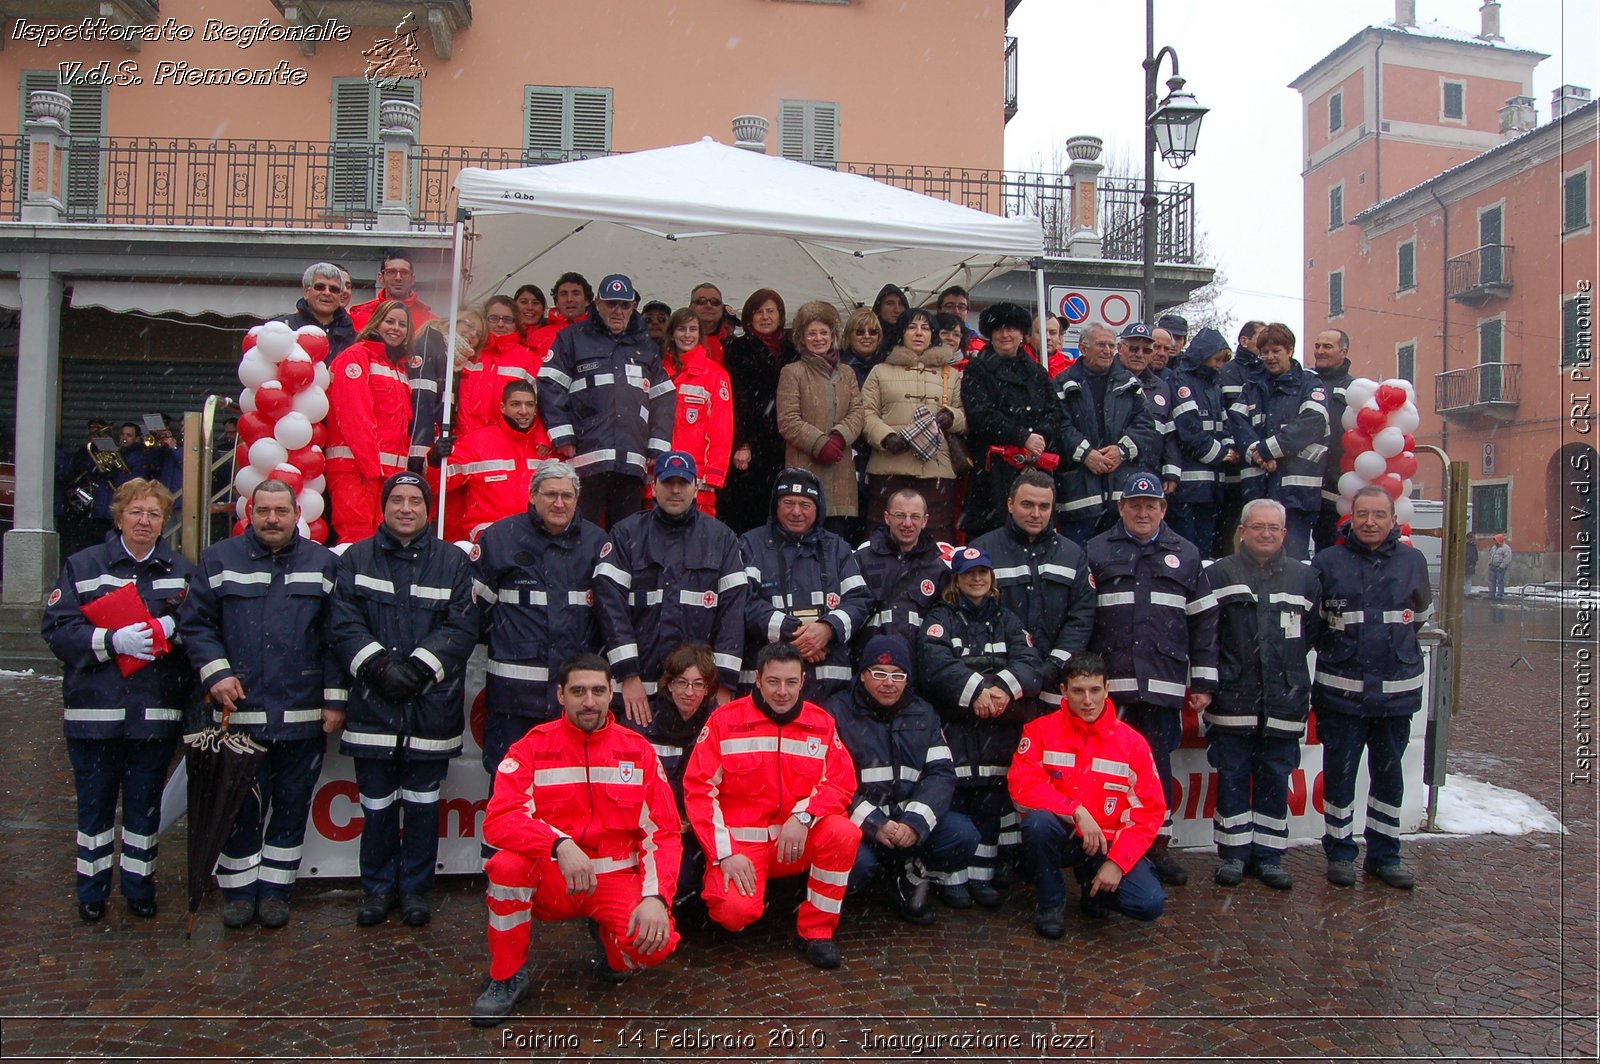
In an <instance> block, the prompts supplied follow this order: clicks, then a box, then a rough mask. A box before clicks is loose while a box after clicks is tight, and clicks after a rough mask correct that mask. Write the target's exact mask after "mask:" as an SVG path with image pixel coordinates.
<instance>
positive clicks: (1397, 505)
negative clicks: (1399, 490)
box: [1394, 495, 1417, 525]
mask: <svg viewBox="0 0 1600 1064" xmlns="http://www.w3.org/2000/svg"><path fill="white" fill-rule="evenodd" d="M1415 516H1417V508H1416V507H1415V506H1414V505H1412V503H1411V499H1410V497H1409V496H1405V495H1402V496H1400V497H1399V498H1398V499H1396V500H1395V501H1394V519H1395V521H1397V522H1398V523H1400V524H1402V525H1409V524H1410V523H1411V519H1412V518H1413V517H1415Z"/></svg>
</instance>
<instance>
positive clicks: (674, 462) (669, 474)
mask: <svg viewBox="0 0 1600 1064" xmlns="http://www.w3.org/2000/svg"><path fill="white" fill-rule="evenodd" d="M673 477H677V478H678V479H679V480H694V479H696V474H695V467H694V459H693V458H691V457H690V456H689V455H688V453H687V452H684V451H668V452H667V453H666V454H663V455H660V456H659V457H657V458H656V479H657V480H671V479H672V478H673Z"/></svg>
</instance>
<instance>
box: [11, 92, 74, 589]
mask: <svg viewBox="0 0 1600 1064" xmlns="http://www.w3.org/2000/svg"><path fill="white" fill-rule="evenodd" d="M34 95H35V96H37V95H38V93H35V94H34ZM30 126H31V123H30ZM18 285H19V287H20V288H21V291H22V313H21V317H20V327H19V330H18V337H17V424H16V429H17V460H16V470H17V489H16V511H15V515H14V519H13V522H12V528H11V531H9V532H7V533H6V536H5V547H6V549H5V573H4V596H3V597H4V601H5V602H6V603H8V604H10V603H18V604H24V605H33V606H37V605H39V604H41V603H43V602H44V598H45V596H46V595H47V594H49V593H50V589H51V588H52V587H54V586H55V582H56V577H57V575H58V574H59V573H60V570H61V559H60V544H59V543H58V541H57V537H56V531H55V468H56V455H55V447H56V438H57V437H58V436H59V435H60V415H59V411H58V407H57V403H58V401H59V399H60V396H61V297H62V293H63V289H64V285H63V283H62V277H61V275H60V274H57V273H55V272H53V270H52V266H51V262H50V256H49V255H41V254H25V255H23V256H21V269H20V271H19V276H18Z"/></svg>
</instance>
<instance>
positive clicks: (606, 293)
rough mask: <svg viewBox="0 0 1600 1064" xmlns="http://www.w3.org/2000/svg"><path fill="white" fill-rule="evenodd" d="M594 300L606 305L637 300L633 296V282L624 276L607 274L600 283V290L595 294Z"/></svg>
mask: <svg viewBox="0 0 1600 1064" xmlns="http://www.w3.org/2000/svg"><path fill="white" fill-rule="evenodd" d="M594 297H595V298H596V299H601V300H604V301H606V302H607V303H632V302H633V301H634V300H635V299H637V298H639V297H638V296H636V295H635V294H634V291H633V282H632V281H630V280H628V278H627V276H626V275H625V274H620V273H608V274H606V276H605V277H604V278H602V279H601V281H600V290H599V291H598V292H596V293H595V295H594Z"/></svg>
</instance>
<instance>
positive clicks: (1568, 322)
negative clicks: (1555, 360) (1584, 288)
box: [1561, 294, 1594, 366]
mask: <svg viewBox="0 0 1600 1064" xmlns="http://www.w3.org/2000/svg"><path fill="white" fill-rule="evenodd" d="M1593 326H1594V316H1593V313H1592V311H1591V308H1590V303H1589V296H1588V295H1587V294H1584V295H1577V296H1569V297H1567V298H1566V299H1563V300H1562V301H1561V365H1562V366H1588V365H1589V364H1590V363H1591V362H1592V361H1594V340H1593V336H1594V328H1593Z"/></svg>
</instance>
